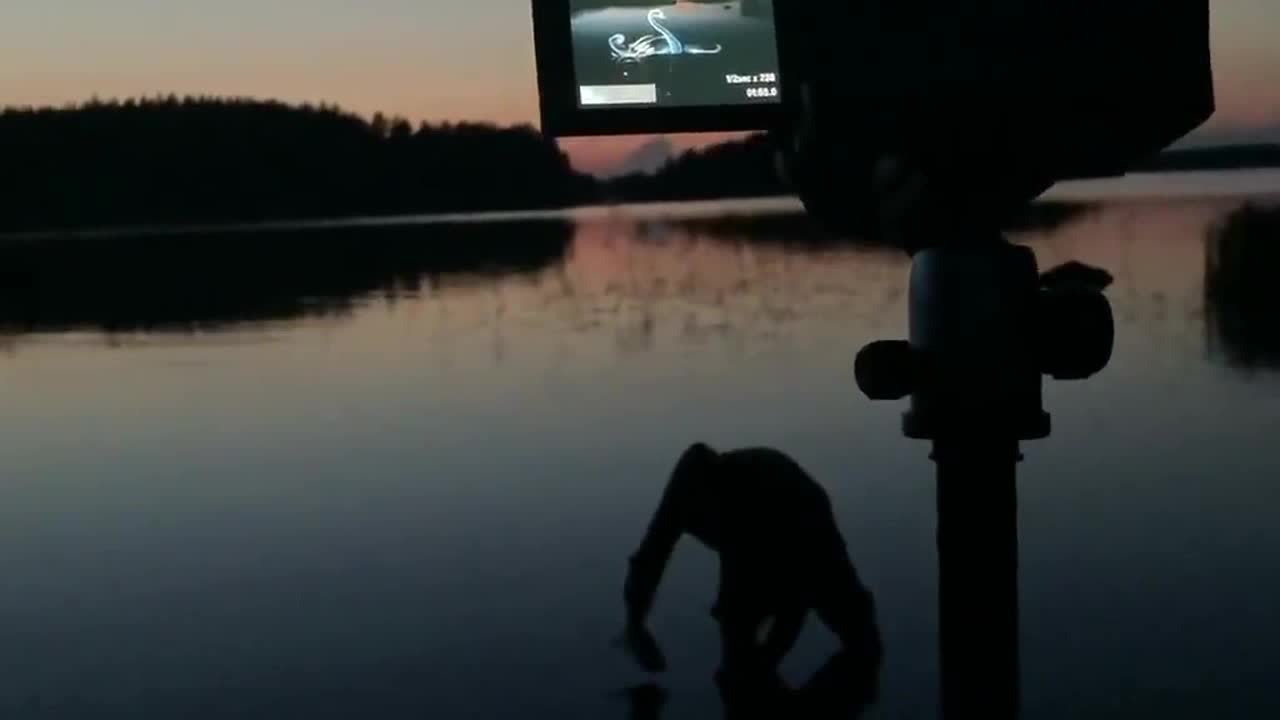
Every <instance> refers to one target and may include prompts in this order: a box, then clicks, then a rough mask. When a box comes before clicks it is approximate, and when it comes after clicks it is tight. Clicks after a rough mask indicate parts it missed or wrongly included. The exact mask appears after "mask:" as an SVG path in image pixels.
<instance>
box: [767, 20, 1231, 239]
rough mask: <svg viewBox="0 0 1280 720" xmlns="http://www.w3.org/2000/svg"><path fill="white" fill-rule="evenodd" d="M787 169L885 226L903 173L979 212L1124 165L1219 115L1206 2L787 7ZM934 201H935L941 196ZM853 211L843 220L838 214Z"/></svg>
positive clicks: (859, 223) (859, 219)
mask: <svg viewBox="0 0 1280 720" xmlns="http://www.w3.org/2000/svg"><path fill="white" fill-rule="evenodd" d="M778 13H779V26H780V28H782V32H781V33H780V34H781V45H782V64H783V68H784V73H783V83H784V88H783V90H784V92H783V96H784V99H785V105H786V108H787V113H786V120H785V123H786V132H787V133H788V134H790V135H792V136H793V138H792V142H791V143H790V145H789V147H788V150H789V154H790V155H791V156H792V157H791V158H790V160H791V164H792V168H791V169H792V171H793V175H795V176H796V177H795V180H796V183H797V184H798V185H799V189H800V191H801V194H802V196H804V197H805V200H806V202H807V203H809V204H810V205H811V206H812V207H811V210H814V211H815V214H816V215H818V216H819V217H822V218H824V219H829V220H832V221H833V224H836V225H846V226H850V229H853V230H858V229H863V230H866V229H867V228H869V227H874V226H876V225H877V224H878V222H879V220H880V219H879V218H878V217H876V215H877V214H878V213H882V212H883V207H881V206H882V205H883V202H884V200H883V197H882V195H883V194H884V186H885V185H886V184H887V185H892V184H893V183H894V182H897V181H899V180H900V178H898V177H897V176H898V175H905V174H907V173H910V174H912V175H913V176H918V177H921V178H925V179H927V183H928V186H929V188H930V189H931V190H932V194H933V195H935V196H938V197H942V198H947V200H944V201H942V202H945V203H946V205H947V207H945V208H943V209H942V210H940V212H943V213H947V212H954V213H957V214H959V215H960V216H965V215H972V216H973V217H970V218H965V219H967V220H970V221H972V223H985V222H988V221H991V220H992V219H993V218H992V216H997V217H998V216H999V215H1001V214H1003V213H1006V212H1008V211H1010V210H1013V209H1017V208H1019V207H1021V206H1023V205H1025V204H1026V203H1027V202H1029V201H1030V200H1032V199H1034V198H1035V197H1037V196H1039V195H1040V194H1042V193H1043V192H1044V191H1045V190H1047V189H1048V188H1049V187H1050V186H1051V185H1053V184H1054V183H1055V182H1058V181H1061V180H1067V179H1080V178H1094V177H1105V176H1114V175H1120V174H1123V173H1125V172H1127V171H1128V170H1129V169H1131V168H1132V167H1134V166H1135V164H1138V163H1140V162H1142V161H1144V160H1148V159H1150V158H1152V157H1153V156H1155V155H1157V154H1158V153H1159V152H1161V151H1162V150H1164V149H1165V148H1167V147H1169V146H1170V145H1172V144H1173V143H1175V142H1176V141H1178V140H1179V139H1181V138H1182V137H1183V136H1185V135H1186V134H1188V133H1189V132H1191V131H1192V130H1194V129H1195V128H1197V127H1199V126H1200V125H1201V124H1203V123H1204V122H1205V121H1206V120H1207V119H1209V117H1211V116H1212V115H1213V112H1214V109H1215V103H1214V81H1213V69H1212V57H1211V52H1210V9H1209V0H979V1H977V2H954V1H953V0H898V1H895V2H889V1H887V0H863V1H860V2H826V3H778ZM933 209H934V210H938V209H937V208H933ZM841 216H843V217H841Z"/></svg>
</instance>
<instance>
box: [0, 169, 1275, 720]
mask: <svg viewBox="0 0 1280 720" xmlns="http://www.w3.org/2000/svg"><path fill="white" fill-rule="evenodd" d="M1211 185H1213V187H1210V188H1208V189H1210V190H1221V189H1222V186H1219V185H1216V184H1212V183H1211ZM1166 190H1167V188H1164V187H1161V188H1158V191H1157V192H1154V195H1163V194H1166ZM1193 190H1194V189H1193ZM1109 192H1110V191H1108V194H1109ZM1152 194H1153V193H1150V192H1149V193H1147V194H1146V195H1147V196H1145V197H1126V198H1125V199H1112V200H1109V201H1106V202H1104V203H1103V204H1101V205H1100V206H1098V207H1095V208H1093V209H1092V210H1090V211H1089V212H1087V213H1084V214H1081V215H1078V216H1075V217H1074V218H1072V219H1070V220H1069V221H1068V222H1067V224H1066V225H1064V226H1062V227H1060V228H1057V229H1054V230H1045V231H1036V232H1032V233H1028V234H1025V235H1023V236H1022V239H1025V240H1027V241H1029V242H1030V243H1031V244H1032V246H1033V247H1034V248H1035V249H1036V251H1037V253H1038V254H1039V255H1040V257H1041V259H1042V262H1043V263H1044V264H1045V265H1046V266H1047V265H1051V264H1055V263H1058V262H1062V261H1066V260H1071V259H1078V260H1083V261H1086V262H1090V263H1093V264H1097V265H1101V266H1103V267H1106V268H1108V269H1109V270H1111V271H1112V272H1113V273H1114V274H1115V275H1116V277H1117V282H1116V284H1115V285H1114V287H1113V288H1112V289H1111V291H1110V296H1111V298H1112V301H1113V302H1114V304H1115V307H1116V311H1117V316H1118V320H1119V331H1120V337H1119V341H1118V348H1117V353H1116V358H1115V361H1114V363H1113V364H1112V366H1111V368H1110V369H1109V370H1108V371H1107V372H1106V373H1105V374H1104V375H1102V376H1100V377H1098V378H1096V379H1095V380H1093V381H1091V382H1088V383H1084V384H1069V385H1068V384H1054V385H1051V386H1050V387H1049V390H1048V402H1049V405H1050V408H1051V410H1052V411H1053V412H1054V414H1055V420H1056V432H1055V434H1054V436H1053V437H1052V438H1051V439H1049V440H1047V441H1044V442H1040V443H1035V444H1031V445H1029V446H1028V447H1027V453H1026V454H1027V460H1026V462H1025V464H1024V465H1023V466H1022V468H1021V476H1022V481H1021V523H1022V540H1021V550H1022V576H1021V584H1022V600H1023V609H1022V624H1023V674H1024V693H1025V701H1024V706H1025V708H1026V717H1028V718H1035V719H1041V718H1045V719H1047V718H1068V717H1071V718H1075V717H1090V718H1134V717H1160V718H1208V717H1214V718H1267V717H1277V716H1278V715H1280V693H1277V692H1276V690H1275V679H1276V675H1275V673H1276V669H1277V668H1280V620H1278V619H1277V616H1276V608H1277V606H1280V572H1278V571H1277V569H1276V566H1277V560H1276V559H1277V557H1280V523H1278V522H1277V517H1278V515H1280V445H1278V442H1280V352H1278V351H1277V338H1278V337H1280V320H1276V319H1275V318H1276V317H1280V316H1275V315H1272V314H1271V309H1274V308H1277V307H1280V290H1277V288H1278V287H1280V285H1278V284H1273V283H1271V282H1268V281H1263V282H1259V281H1258V279H1259V278H1260V277H1263V278H1265V276H1267V275H1268V274H1274V273H1275V272H1277V267H1280V266H1276V265H1274V264H1272V265H1270V266H1269V267H1268V266H1267V263H1268V262H1273V261H1275V260H1276V258H1277V252H1276V244H1277V243H1280V235H1272V234H1271V233H1272V232H1273V231H1274V228H1275V225H1274V224H1272V225H1267V224H1266V223H1265V222H1261V221H1260V222H1256V223H1244V224H1243V225H1240V224H1237V226H1238V227H1245V228H1246V230H1244V231H1241V232H1238V233H1237V234H1236V235H1234V236H1232V237H1231V238H1229V239H1224V238H1223V237H1222V234H1221V233H1219V232H1216V231H1215V227H1216V226H1217V225H1218V224H1219V223H1221V222H1223V220H1224V218H1226V217H1227V216H1228V215H1229V214H1231V213H1232V212H1233V211H1235V210H1237V209H1238V208H1239V207H1240V206H1241V204H1242V203H1243V202H1244V198H1241V197H1217V198H1208V199H1205V198H1203V197H1199V196H1202V195H1203V194H1204V193H1202V192H1198V191H1186V188H1183V190H1182V191H1179V193H1178V194H1180V195H1182V196H1183V197H1180V198H1176V199H1168V198H1165V199H1161V198H1159V197H1152ZM1218 194H1222V193H1218ZM1113 197H1114V196H1113ZM654 212H655V211H648V212H647V213H646V216H648V217H649V218H650V219H648V220H638V219H636V217H635V216H633V215H632V214H630V213H629V212H628V211H617V212H591V213H585V214H584V215H583V217H584V219H582V220H581V221H580V222H579V223H578V224H576V225H574V226H571V227H569V228H568V230H567V231H566V234H565V237H564V239H563V245H562V246H560V247H551V248H549V249H547V250H546V251H545V252H544V253H543V254H542V255H540V256H538V257H534V258H530V257H523V256H522V257H521V258H520V259H519V261H518V262H512V263H503V264H502V267H498V268H495V267H474V263H467V262H461V261H459V262H456V263H452V264H445V265H444V266H440V265H439V264H438V263H437V264H432V263H426V264H425V265H423V266H422V267H421V268H420V270H412V271H403V272H399V273H397V274H395V275H394V277H391V278H389V279H388V278H381V279H378V276H377V273H376V272H375V271H374V270H373V269H369V270H368V272H367V273H366V274H362V275H360V276H359V281H358V282H354V281H353V282H350V283H348V284H345V285H344V284H343V282H341V281H340V278H337V275H340V273H338V274H334V272H335V271H334V270H333V268H332V267H327V266H326V267H327V270H326V271H325V272H328V273H330V275H332V277H330V276H326V277H327V278H328V280H327V281H326V282H325V283H322V285H321V286H320V287H312V286H310V285H308V282H311V281H309V280H307V279H305V278H303V279H299V278H298V277H292V278H290V279H288V280H287V282H286V281H285V280H283V279H282V280H281V281H280V283H278V284H277V285H275V286H273V287H284V288H286V289H292V288H298V289H297V293H296V296H294V297H288V298H286V297H281V296H280V293H275V294H270V293H268V297H267V299H265V300H261V301H256V300H254V299H253V298H255V297H257V296H255V295H253V293H255V292H258V293H260V292H261V291H262V287H260V286H259V285H254V284H253V283H252V282H241V281H237V282H236V283H227V284H226V285H223V286H221V287H213V288H206V289H207V290H208V291H209V292H213V293H215V294H216V293H218V292H222V293H225V294H227V295H235V294H236V293H237V292H242V293H247V294H246V295H244V297H248V298H249V300H246V301H245V302H243V303H238V304H237V303H232V305H234V307H227V303H225V302H223V303H219V302H216V301H214V300H207V301H206V302H200V301H199V300H198V298H193V297H189V296H186V295H183V294H182V293H183V292H186V291H178V290H174V288H176V287H180V286H183V283H182V282H180V279H179V280H174V281H173V282H172V283H168V284H167V285H166V286H165V287H167V288H168V290H169V291H171V292H174V293H175V296H174V297H173V298H169V297H166V298H164V302H165V303H168V305H166V308H165V309H164V310H156V309H155V308H154V307H152V308H150V309H147V304H146V303H142V304H141V305H138V304H136V303H134V304H131V302H132V300H130V298H133V299H136V298H134V296H135V295H136V294H137V293H138V292H139V291H138V287H139V286H138V285H136V284H135V285H132V286H130V287H123V286H119V287H116V289H115V291H114V292H113V291H112V290H111V284H110V283H100V284H101V287H98V286H96V285H95V286H92V287H95V288H97V289H95V291H94V292H95V293H96V294H95V295H94V297H93V298H90V299H91V300H94V301H93V302H88V303H86V302H84V301H83V298H82V299H81V300H79V301H76V300H75V299H74V298H75V297H76V296H78V295H82V293H78V292H77V291H76V290H75V289H74V288H65V290H66V294H67V297H63V299H62V300H61V301H59V300H58V299H56V298H49V297H45V299H44V301H42V302H35V301H27V304H26V305H25V306H23V307H24V308H25V309H24V310H22V311H20V312H19V311H12V310H11V311H6V312H4V313H0V315H3V316H4V317H3V318H0V319H2V320H3V321H4V323H5V324H6V326H7V327H8V328H9V331H8V333H7V334H6V335H5V336H4V339H3V341H0V482H2V484H0V716H2V717H5V718H46V717H50V718H138V717H175V718H176V717H195V718H214V717H217V718H329V717H352V718H355V717H361V718H364V717H368V718H443V719H452V718H521V719H522V720H530V719H534V718H555V719H568V718H592V719H599V718H620V719H621V718H625V717H626V716H627V705H626V704H625V702H623V701H622V700H620V699H618V698H617V697H615V693H616V692H617V691H618V690H619V689H620V688H622V687H624V686H626V685H629V684H633V683H635V682H638V681H641V680H642V679H643V678H642V677H641V676H640V674H639V673H638V671H636V670H634V669H633V668H631V667H630V666H629V665H628V663H627V662H626V661H625V659H624V658H623V657H622V656H621V655H620V654H619V653H618V652H616V651H615V650H614V649H612V647H611V641H612V638H613V637H614V635H615V634H616V632H617V631H618V629H619V627H620V618H621V605H620V598H619V595H620V583H621V576H622V572H623V569H624V565H623V564H624V560H625V557H626V555H627V553H628V552H629V551H630V550H631V549H632V547H633V545H634V543H635V542H636V540H637V539H638V537H639V535H640V533H641V531H642V529H643V526H644V524H645V523H646V521H647V519H648V513H649V512H650V511H651V510H652V509H653V507H654V504H655V502H656V500H657V495H658V493H659V491H660V489H661V484H662V482H663V480H664V478H665V475H666V473H667V472H668V470H669V469H670V466H671V464H672V462H673V461H674V460H675V457H676V456H677V454H678V453H679V452H680V451H681V450H682V449H683V448H684V447H685V446H686V445H688V444H689V443H690V442H693V441H695V440H704V441H707V442H710V443H713V444H715V445H718V446H721V447H725V448H729V447H734V446H744V445H754V444H768V445H774V446H777V447H780V448H782V449H785V450H787V451H788V452H790V453H792V454H793V455H794V456H795V457H796V458H797V459H799V460H800V461H801V462H802V463H803V464H805V465H806V466H807V467H808V468H809V469H810V470H811V471H812V472H813V473H814V474H815V475H816V476H817V477H818V478H819V479H820V480H821V481H822V482H824V483H825V484H826V485H827V487H828V488H829V490H830V492H831V495H832V497H833V500H834V503H835V506H836V509H837V514H838V518H839V522H840V525H841V527H842V529H843V531H844V533H845V535H846V537H847V539H848V541H849V544H850V547H851V549H852V553H853V556H854V559H855V561H856V562H857V564H858V567H859V570H860V572H861V573H862V575H863V576H864V579H865V580H866V581H867V582H868V584H869V585H870V586H871V588H872V589H873V591H874V592H875V594H876V597H877V601H878V603H879V607H880V621H881V629H882V631H883V633H884V636H885V641H886V645H887V651H888V656H887V660H886V664H885V667H884V671H883V675H882V683H881V702H880V704H879V706H878V707H877V708H876V709H875V710H874V711H872V713H871V717H883V718H932V717H935V716H936V713H937V694H938V672H937V656H936V649H935V648H936V635H935V632H936V617H935V607H936V606H935V589H936V577H935V571H936V566H935V553H934V547H933V529H934V504H933V502H934V501H933V470H932V467H931V465H930V464H929V462H928V459H927V454H928V453H927V448H926V447H924V446H922V445H920V444H916V443H912V442H909V441H907V440H904V439H902V438H901V437H900V436H899V434H898V428H899V414H900V411H901V407H900V406H895V405H892V404H890V405H878V404H872V403H870V402H868V401H867V400H865V399H864V398H862V397H861V396H860V395H859V393H858V392H857V390H856V388H855V386H854V383H853V378H852V370H851V368H852V359H853V357H854V354H855V353H856V352H857V350H858V349H859V348H860V347H861V346H862V345H863V344H864V343H865V342H867V341H869V340H872V339H876V338H880V337H894V336H898V335H901V334H902V333H903V332H904V328H905V322H906V306H905V298H906V284H905V283H906V277H907V270H908V265H907V261H906V259H905V258H904V257H903V256H901V255H899V254H897V253H895V252H893V251H888V250H876V249H868V248H859V247H854V246H829V245H828V246H822V245H819V246H813V245H806V244H790V243H785V242H780V241H781V240H784V239H786V237H787V233H786V232H785V230H783V229H782V225H781V224H779V223H776V222H775V223H773V224H768V223H766V222H765V221H763V220H762V221H760V222H752V223H734V224H729V225H727V226H719V227H709V226H706V225H697V226H696V227H690V226H686V225H683V224H681V223H678V222H675V221H669V220H660V219H659V220H655V219H653V218H652V215H653V214H654ZM699 212H700V213H701V214H707V213H708V212H710V213H711V214H715V212H716V210H715V209H714V208H712V209H710V210H708V209H707V208H706V207H702V208H700V209H699ZM1268 228H1270V229H1268ZM433 232H434V231H432V230H431V229H425V230H422V231H421V234H422V237H423V239H424V242H428V241H430V240H431V238H432V233H433ZM504 232H510V233H513V234H518V233H523V232H525V230H524V229H523V228H522V226H514V227H513V226H506V227H505V229H504ZM530 232H531V233H532V232H533V231H530ZM539 237H541V236H539ZM539 242H545V238H541V239H540V240H539ZM1224 248H1225V250H1224ZM1241 248H1243V249H1241ZM344 252H345V251H344ZM1224 258H1226V259H1225V260H1224ZM393 259H394V260H395V261H396V262H409V261H408V260H403V259H400V258H399V256H397V257H396V258H393ZM302 264H303V265H306V263H305V262H303V263H302ZM361 267H363V266H361ZM407 267H409V268H416V267H417V266H416V265H413V264H412V263H411V262H410V263H409V265H407ZM77 272H78V273H79V274H76V273H72V274H71V275H70V277H72V278H78V279H77V280H76V282H77V283H78V284H85V283H93V282H98V281H97V280H94V278H93V276H92V273H90V272H86V271H77ZM304 274H305V273H304ZM366 275H367V276H366ZM259 280H261V278H259ZM50 282H53V281H50ZM1223 282H1226V283H1227V285H1226V286H1227V287H1231V288H1236V289H1240V288H1244V290H1242V291H1240V292H1226V293H1220V292H1219V293H1215V292H1208V291H1207V290H1206V287H1207V284H1208V287H1219V286H1221V284H1222V283H1223ZM265 285H266V286H271V284H270V283H269V282H267V283H265ZM82 286H83V285H82ZM41 287H43V288H44V290H43V291H42V292H44V291H48V290H49V287H54V288H56V283H55V284H53V285H42V286H41ZM141 287H144V288H145V287H146V286H145V285H143V286H141ZM148 292H149V291H148ZM157 292H159V291H157ZM202 297H203V296H202ZM113 298H114V299H113ZM121 298H124V299H121ZM175 298H177V299H175ZM9 301H10V306H11V307H12V303H13V302H14V300H13V298H12V297H10V298H9ZM154 304H155V303H153V304H152V305H154ZM140 327H145V328H151V330H150V331H139V330H137V328H140ZM104 330H112V331H111V332H104ZM715 577H716V575H715V559H714V557H713V556H711V555H710V554H709V553H707V552H706V551H704V550H702V549H700V548H698V547H696V546H695V545H693V544H691V543H688V544H685V545H683V546H682V548H681V550H680V551H679V553H678V554H677V556H676V560H675V563H674V565H673V567H672V568H671V571H670V574H669V578H668V582H667V584H666V586H665V587H664V590H663V593H662V595H661V598H660V600H659V605H658V608H657V614H656V619H655V623H654V625H655V631H656V633H657V635H658V637H659V639H660V640H662V641H663V642H664V644H665V646H666V649H667V651H668V654H669V659H670V661H671V666H672V669H671V671H670V672H669V673H668V675H667V676H666V677H665V678H664V679H663V682H664V684H665V685H666V687H667V688H668V689H669V690H670V692H671V696H670V703H669V705H668V707H667V712H666V714H665V717H666V718H670V719H672V720H674V719H676V718H714V717H718V716H719V714H720V708H719V704H718V697H717V695H716V692H715V690H714V687H713V685H712V682H711V678H712V673H713V671H714V669H715V667H716V664H717V661H718V658H717V655H716V653H717V640H716V634H715V633H716V628H715V626H714V624H713V623H712V622H711V620H710V618H709V617H708V615H707V610H708V608H709V606H710V603H711V601H712V597H713V594H714V591H715ZM832 649H833V643H832V641H831V640H830V638H829V637H828V636H827V635H826V634H825V631H824V630H822V629H821V628H818V627H816V626H811V627H810V628H809V629H808V630H807V631H806V633H805V635H804V637H803V640H802V643H801V646H800V647H799V648H798V650H797V651H796V653H795V655H794V657H793V658H792V659H791V661H789V662H788V664H787V666H786V674H787V675H788V677H790V678H791V679H793V680H799V679H802V678H803V677H805V676H806V674H807V673H809V672H810V671H812V670H814V669H815V668H816V667H817V666H818V665H819V664H820V663H821V662H822V660H824V659H825V657H826V654H827V653H828V652H829V651H830V650H832Z"/></svg>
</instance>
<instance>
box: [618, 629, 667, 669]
mask: <svg viewBox="0 0 1280 720" xmlns="http://www.w3.org/2000/svg"><path fill="white" fill-rule="evenodd" d="M618 644H619V645H620V646H621V647H622V649H623V650H624V651H625V652H626V653H627V654H628V655H630V656H631V659H632V660H634V661H635V662H636V664H637V665H639V666H640V668H641V669H642V670H644V671H645V672H648V673H660V672H665V671H666V669H667V658H666V656H665V655H663V654H662V648H661V647H660V646H659V645H658V641H657V639H655V638H654V637H653V633H651V632H649V628H647V627H645V626H644V625H643V624H642V623H637V622H628V623H627V628H626V630H624V631H623V632H622V637H621V638H619V640H618Z"/></svg>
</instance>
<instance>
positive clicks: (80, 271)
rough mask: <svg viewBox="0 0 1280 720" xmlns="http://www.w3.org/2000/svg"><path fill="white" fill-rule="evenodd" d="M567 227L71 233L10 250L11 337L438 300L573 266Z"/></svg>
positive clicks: (1, 255)
mask: <svg viewBox="0 0 1280 720" xmlns="http://www.w3.org/2000/svg"><path fill="white" fill-rule="evenodd" d="M572 237H573V227H572V225H570V224H569V223H567V222H562V221H543V222H526V223H522V224H520V225H518V226H516V225H509V224H504V223H490V224H456V225H431V226H419V227H413V226H407V227H396V226H384V227H365V228H359V229H348V228H321V229H313V230H309V231H306V232H301V231H288V230H280V231H275V232H271V231H258V232H234V231H228V232H213V233H201V234H192V235H163V234H156V235H145V236H133V237H69V238H65V239H60V240H58V239H36V240H30V241H21V240H19V241H11V242H7V243H5V244H3V245H0V332H3V333H4V334H8V335H16V334H23V333H58V332H67V331H76V330H92V331H100V332H104V333H108V334H114V333H127V332H138V331H147V332H180V333H189V332H195V331H218V330H227V329H233V328H235V327H237V326H241V325H245V324H255V323H264V322H272V321H289V320H298V319H302V318H307V317H327V316H347V315H350V314H351V312H352V311H353V310H354V309H355V308H356V307H358V306H359V304H360V301H361V300H362V299H363V298H366V297H368V296H371V295H382V296H385V297H388V298H396V297H402V296H416V295H418V294H420V293H423V292H428V293H429V292H430V291H431V290H432V288H433V287H435V286H436V285H438V284H439V283H440V281H441V280H442V279H443V278H445V277H459V276H463V277H481V278H492V277H497V276H503V275H510V274H516V275H518V274H524V273H530V272H535V271H538V270H541V269H543V268H546V267H548V266H552V265H554V264H556V263H559V262H563V260H564V258H565V256H566V253H567V252H568V249H569V245H570V242H571V240H572Z"/></svg>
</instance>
